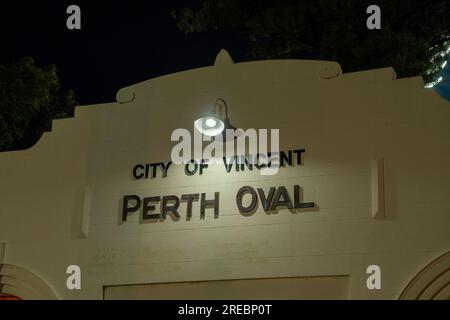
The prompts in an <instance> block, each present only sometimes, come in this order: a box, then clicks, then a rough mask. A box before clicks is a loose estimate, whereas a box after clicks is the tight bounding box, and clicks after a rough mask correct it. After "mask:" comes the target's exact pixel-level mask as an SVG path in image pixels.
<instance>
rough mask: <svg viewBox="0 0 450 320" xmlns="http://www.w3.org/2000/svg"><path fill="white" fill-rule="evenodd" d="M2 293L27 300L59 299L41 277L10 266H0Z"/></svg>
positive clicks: (0, 290) (0, 291)
mask: <svg viewBox="0 0 450 320" xmlns="http://www.w3.org/2000/svg"><path fill="white" fill-rule="evenodd" d="M0 293H4V294H9V295H13V296H16V297H19V298H21V299H25V300H54V299H57V297H56V295H55V294H54V292H53V291H52V290H51V288H50V287H49V286H48V285H47V284H46V283H45V282H44V281H43V280H42V279H41V278H40V277H38V276H37V275H35V274H34V273H32V272H30V271H28V270H26V269H24V268H21V267H17V266H13V265H9V264H0Z"/></svg>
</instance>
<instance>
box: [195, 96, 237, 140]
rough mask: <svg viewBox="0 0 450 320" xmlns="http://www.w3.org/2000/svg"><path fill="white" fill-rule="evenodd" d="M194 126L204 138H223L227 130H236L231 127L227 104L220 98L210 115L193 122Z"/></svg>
mask: <svg viewBox="0 0 450 320" xmlns="http://www.w3.org/2000/svg"><path fill="white" fill-rule="evenodd" d="M194 126H195V128H196V129H197V130H198V131H199V132H201V133H202V134H204V135H205V136H209V137H217V136H219V139H220V138H225V134H226V130H227V129H233V130H235V129H236V128H235V127H233V126H232V125H231V122H230V118H229V117H228V106H227V103H226V102H225V100H223V99H221V98H219V99H217V100H216V103H215V105H214V109H213V111H212V112H211V114H210V115H209V116H207V117H204V118H200V119H198V120H196V121H195V122H194ZM220 135H221V136H220ZM224 140H225V139H224Z"/></svg>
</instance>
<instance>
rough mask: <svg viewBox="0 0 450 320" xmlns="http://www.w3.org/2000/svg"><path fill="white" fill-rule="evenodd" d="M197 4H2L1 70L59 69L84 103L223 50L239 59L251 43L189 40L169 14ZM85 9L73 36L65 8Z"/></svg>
mask: <svg viewBox="0 0 450 320" xmlns="http://www.w3.org/2000/svg"><path fill="white" fill-rule="evenodd" d="M198 2H199V1H198V0H197V1H193V0H185V1H180V0H166V1H160V2H157V1H138V0H130V1H120V2H119V1H104V0H91V1H64V0H61V1H57V0H54V1H48V0H46V1H43V0H40V1H23V0H16V1H10V3H6V1H1V2H0V8H1V9H0V33H1V46H0V64H9V63H11V62H12V61H16V60H18V59H20V58H21V57H25V56H30V57H32V58H34V59H35V61H36V63H37V64H38V65H39V66H45V65H47V64H55V65H56V66H57V68H58V76H59V78H60V80H61V83H62V86H63V89H64V90H67V89H73V90H74V91H75V93H76V98H77V101H78V102H79V103H80V104H81V105H87V104H95V103H102V102H114V101H115V94H116V92H117V90H118V89H120V88H122V87H125V86H128V85H131V84H135V83H138V82H140V81H144V80H148V79H151V78H154V77H157V76H160V75H165V74H170V73H173V72H177V71H182V70H189V69H193V68H197V67H203V66H208V65H211V64H213V62H214V59H215V56H216V54H217V53H218V52H219V50H220V49H221V48H225V49H227V50H228V51H229V52H230V54H231V55H232V57H233V59H234V60H235V61H239V60H241V59H242V58H243V57H244V56H245V51H246V46H247V45H248V44H247V43H246V41H245V40H244V39H243V38H239V36H237V35H232V34H225V33H219V32H208V33H205V34H193V35H185V34H183V33H182V32H180V31H178V29H177V28H176V21H175V20H174V19H173V18H172V17H171V16H170V11H171V10H173V9H180V8H183V7H190V6H192V5H195V4H197V3H198ZM71 4H76V5H78V6H80V8H81V24H82V29H81V30H68V29H67V28H66V20H67V17H68V16H69V15H68V14H66V9H67V7H68V6H69V5H71Z"/></svg>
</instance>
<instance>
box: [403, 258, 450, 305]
mask: <svg viewBox="0 0 450 320" xmlns="http://www.w3.org/2000/svg"><path fill="white" fill-rule="evenodd" d="M449 298H450V251H448V252H446V253H444V254H443V255H441V256H439V257H438V258H436V259H435V260H433V261H432V262H431V263H429V264H428V265H427V266H425V267H424V268H423V269H422V270H421V271H420V272H419V273H417V275H416V276H415V277H414V278H413V279H412V280H411V281H410V282H409V283H408V285H407V286H406V287H405V289H404V290H403V292H402V293H401V294H400V297H399V299H402V300H443V299H449Z"/></svg>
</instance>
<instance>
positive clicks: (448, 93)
mask: <svg viewBox="0 0 450 320" xmlns="http://www.w3.org/2000/svg"><path fill="white" fill-rule="evenodd" d="M440 77H442V81H440V82H439V83H436V84H435V85H434V86H433V89H434V91H436V92H437V93H438V94H439V95H440V96H441V97H442V98H444V99H445V100H447V101H450V56H449V58H448V59H447V64H446V65H445V68H443V69H442V70H441V72H439V74H438V76H437V79H439V78H440Z"/></svg>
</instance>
